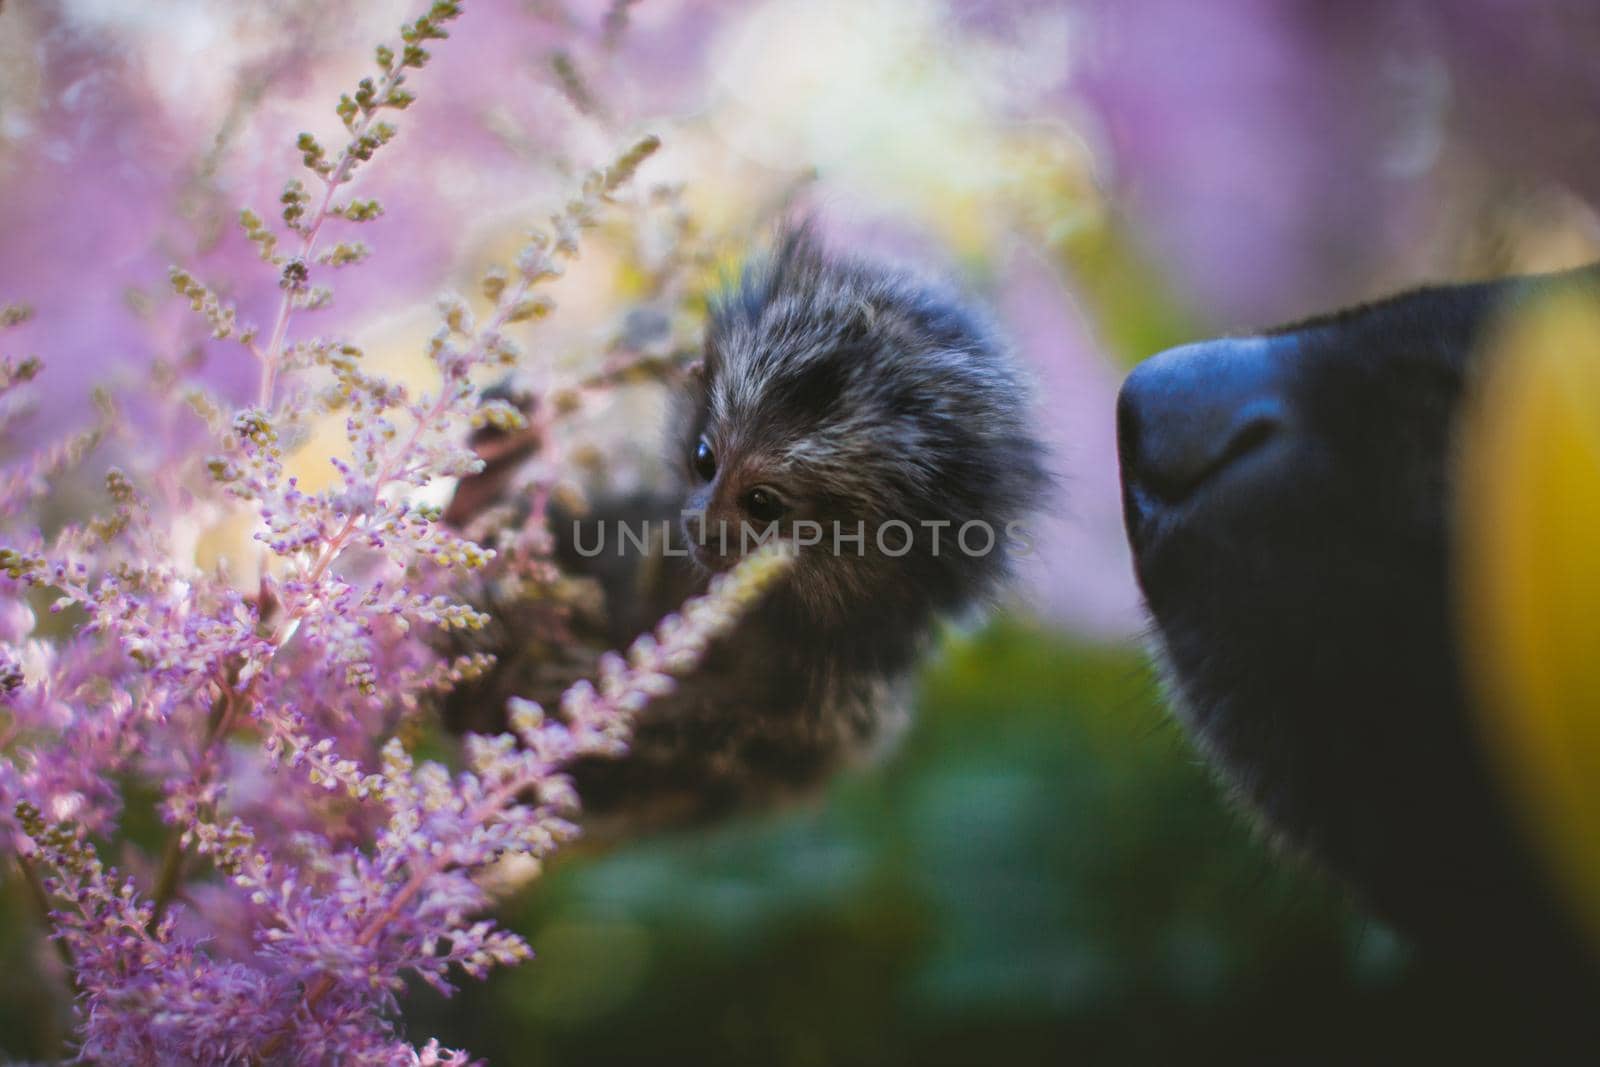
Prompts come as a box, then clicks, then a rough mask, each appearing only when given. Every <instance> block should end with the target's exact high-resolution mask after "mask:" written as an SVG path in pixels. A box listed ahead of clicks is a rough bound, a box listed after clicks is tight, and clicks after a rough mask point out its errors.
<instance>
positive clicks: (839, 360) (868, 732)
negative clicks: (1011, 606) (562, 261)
mask: <svg viewBox="0 0 1600 1067" xmlns="http://www.w3.org/2000/svg"><path fill="white" fill-rule="evenodd" d="M1028 406H1029V394H1028V390H1027V389H1026V387H1025V385H1024V382H1023V380H1022V377H1021V375H1020V373H1019V371H1018V369H1017V367H1016V366H1015V364H1014V363H1013V361H1012V359H1011V356H1010V355H1009V353H1008V352H1007V351H1006V350H1005V348H1004V346H1003V345H1002V344H1001V343H1000V342H999V340H998V339H997V337H996V336H995V335H994V333H993V332H992V331H991V330H990V328H989V327H988V326H987V324H986V323H985V322H984V321H983V320H982V318H981V317H980V316H979V315H978V314H976V313H975V312H974V311H973V310H972V309H971V308H969V307H968V306H966V305H965V303H964V302H963V301H962V300H961V299H960V298H959V297H957V296H956V295H955V294H953V293H952V292H950V291H947V290H945V289H943V288H941V287H940V286H937V285H934V284H930V283H928V282H926V281H923V280H919V279H917V278H915V277H913V276H911V275H908V274H904V273H901V272H899V271H896V270H893V269H889V268H886V267H883V266H880V265H876V264H872V263H868V262H863V261H857V260H854V259H850V258H846V257H841V256H835V255H832V254H830V253H828V252H826V251H825V250H824V249H823V248H822V246H821V245H820V243H819V241H818V240H817V238H816V237H815V235H814V234H813V233H812V232H811V231H809V230H808V229H806V228H805V227H797V228H792V229H790V230H788V231H787V232H786V233H785V234H784V235H783V236H782V237H781V239H780V241H779V242H778V244H777V247H776V248H775V250H774V251H773V252H772V253H771V254H770V255H769V256H767V257H766V258H764V259H762V260H760V261H758V262H757V263H755V264H754V265H752V266H750V267H749V268H747V269H746V270H745V272H744V274H743V276H742V278H741V279H740V281H739V283H738V284H737V285H735V286H733V287H731V288H730V289H729V290H728V291H727V292H726V293H724V294H723V295H722V296H721V297H720V298H719V299H717V300H716V301H715V302H714V304H713V307H712V311H711V316H710V325H709V328H708V331H707V335H706V339H705V351H704V357H703V360H702V362H701V364H700V365H699V366H698V367H697V368H696V369H695V370H694V371H692V372H691V373H690V374H689V375H688V376H687V379H686V381H685V383H684V385H683V387H682V389H681V393H680V395H679V396H678V397H677V403H676V405H675V412H674V419H673V422H674V427H675V429H674V434H673V436H672V439H671V440H672V446H671V447H672V448H673V449H674V450H675V452H676V456H675V457H674V458H675V460H676V463H675V466H676V467H677V469H679V470H680V471H681V474H682V478H683V483H682V484H681V485H678V486H675V487H673V489H672V490H671V491H669V492H664V493H661V494H647V495H639V496H635V497H632V498H630V499H628V500H614V501H598V502H596V505H595V507H594V508H593V509H592V510H591V511H589V512H588V513H587V514H586V515H584V516H583V517H582V518H581V519H579V518H574V517H572V516H570V515H566V514H559V513H554V514H552V515H551V516H550V517H549V518H550V526H551V530H552V533H553V534H554V535H555V537H556V539H557V543H558V549H557V559H558V561H559V562H560V564H561V565H562V567H563V568H564V569H566V570H567V571H569V572H572V573H579V574H588V575H592V576H593V577H595V578H597V579H598V580H599V583H600V585H601V587H602V589H603V590H604V594H605V597H604V599H605V611H604V616H605V623H604V631H605V632H603V633H599V634H596V635H594V638H595V647H596V648H599V647H605V646H608V645H621V644H624V643H626V642H627V641H628V640H629V639H630V638H631V637H632V636H633V635H634V634H635V633H637V632H639V631H641V630H643V629H645V628H646V627H648V626H650V625H651V624H653V623H654V622H655V621H656V620H657V619H658V618H659V617H660V616H661V615H662V614H664V613H666V612H667V611H670V610H672V609H673V608H675V607H676V606H677V605H678V604H679V603H680V602H681V601H682V599H683V598H684V597H685V596H686V595H689V594H692V593H694V592H697V591H699V590H700V589H702V588H703V587H704V584H705V582H706V581H707V579H708V578H709V576H710V575H711V574H712V573H714V572H716V571H718V570H722V569H725V568H727V567H730V566H732V564H733V563H734V562H736V561H737V559H738V558H739V557H740V555H741V554H742V552H743V550H744V549H746V548H748V547H750V546H752V545H753V544H754V543H755V542H756V539H757V537H758V536H759V535H763V534H766V533H767V532H768V531H769V530H771V529H773V528H774V527H775V528H776V530H777V532H778V533H779V534H780V535H782V536H786V537H789V538H791V539H793V540H794V541H795V542H796V543H797V544H800V545H801V548H800V551H799V555H798V558H797V559H796V561H795V562H794V564H793V566H791V567H790V568H789V570H788V573H787V574H786V575H785V576H784V578H783V579H781V581H780V584H779V586H778V587H777V588H776V589H774V590H773V591H772V592H770V593H768V594H767V596H766V597H765V599H764V600H763V601H762V602H761V603H760V604H759V606H757V607H756V608H755V609H754V610H753V611H752V612H751V613H750V614H749V615H748V616H747V617H746V618H745V619H743V620H742V621H741V623H740V624H739V626H738V627H737V628H736V630H735V631H734V632H733V633H732V634H730V635H729V636H727V637H725V638H723V639H721V640H720V641H718V642H717V643H715V644H714V645H713V646H712V648H711V650H710V652H709V654H708V655H707V657H706V659H705V660H704V662H703V663H702V665H701V666H700V667H699V668H698V669H697V670H696V671H695V672H694V673H693V674H691V675H689V676H688V677H686V678H685V679H684V680H683V681H682V683H681V684H680V686H679V687H678V688H677V689H676V691H674V692H673V693H671V694H669V695H667V696H665V697H661V698H658V699H656V700H655V701H653V702H652V703H651V704H650V705H649V706H648V707H647V708H646V709H645V710H644V711H643V712H642V713H641V714H640V716H639V717H638V719H637V720H636V723H635V727H634V735H633V740H632V742H631V745H630V747H629V751H628V753H627V754H626V755H625V756H623V757H621V758H617V759H590V760H585V761H582V762H580V763H578V764H576V765H574V766H572V767H571V768H570V769H571V771H572V773H573V776H574V778H575V782H576V785H577V787H578V793H579V796H580V797H581V798H582V801H583V805H584V819H585V821H586V822H588V823H590V824H591V825H593V824H594V823H596V822H598V823H599V824H600V825H601V826H602V827H613V826H617V825H618V824H620V826H621V827H623V828H627V829H635V828H638V827H641V826H652V825H654V826H659V825H665V824H672V823H682V822H689V821H697V820H703V819H708V818H712V817H715V816H717V815H719V814H723V813H726V812H729V811H733V810H736V809H743V808H746V807H750V806H754V805H758V804H762V803H766V802H770V801H771V800H774V799H777V798H780V797H782V796H785V795H790V794H795V793H800V792H803V791H805V790H807V789H809V788H810V787H813V786H815V785H817V784H818V783H820V782H822V781H823V780H824V779H826V778H827V776H828V775H829V774H830V773H831V772H833V771H834V770H836V769H838V768H840V767H842V766H846V765H849V764H851V763H852V762H856V761H858V760H860V759H862V758H863V757H865V756H867V755H869V754H871V753H873V752H875V751H877V750H880V749H881V748H882V747H883V745H884V743H885V742H886V741H887V740H888V739H890V738H891V737H892V735H893V734H894V733H895V732H896V727H897V726H898V725H899V724H900V723H901V722H902V720H903V718H904V715H903V712H902V711H901V710H900V709H901V702H900V700H899V698H898V693H897V690H898V689H899V688H900V683H901V682H902V681H903V680H904V678H905V677H906V675H907V674H908V672H909V671H910V669H911V668H912V667H913V666H914V665H915V663H916V660H917V658H918V657H919V655H920V654H921V653H922V652H923V651H924V650H925V649H926V648H927V647H928V645H929V644H930V642H931V639H932V637H933V631H934V628H935V625H936V623H937V622H938V620H939V619H940V618H941V617H942V616H948V615H951V614H955V613H959V612H962V611H963V610H965V609H968V608H970V607H972V606H973V605H975V604H977V603H979V602H981V601H983V600H985V599H986V598H987V597H989V596H990V595H991V594H992V593H994V592H995V590H996V589H997V588H998V586H999V584H1000V582H1001V580H1002V579H1003V578H1004V576H1005V575H1006V573H1007V570H1008V563H1009V557H1008V550H1010V549H1011V548H1012V547H1014V544H1015V543H1016V540H1017V537H1018V523H1019V522H1020V520H1022V519H1024V518H1025V517H1026V516H1027V515H1028V514H1029V513H1030V512H1031V511H1033V510H1034V509H1035V508H1036V507H1037V505H1038V503H1039V501H1040V499H1041V497H1042V496H1043V495H1044V494H1045V492H1046V489H1047V483H1048V479H1047V476H1046V474H1045V473H1044V469H1043V465H1042V449H1041V447H1040V445H1039V443H1038V441H1037V439H1036V438H1035V435H1034V433H1033V431H1032V428H1031V426H1030V424H1029V418H1028V414H1027V409H1028ZM685 513H693V514H690V515H687V516H686V515H685ZM646 523H648V524H649V527H650V528H652V529H655V530H657V531H669V532H670V536H669V537H667V538H666V539H665V540H664V539H663V538H662V537H660V536H657V537H656V539H655V548H654V550H653V551H649V552H644V553H641V552H638V551H637V550H636V549H635V550H634V551H632V552H624V546H627V545H630V544H631V542H629V541H627V540H626V539H624V538H622V537H620V536H619V529H618V524H630V525H631V526H632V527H633V529H635V530H639V529H643V528H645V527H644V524H646ZM596 546H599V551H598V552H596V551H595V549H596ZM492 611H493V613H494V614H495V615H496V623H495V625H494V626H493V627H491V630H490V634H491V638H490V641H491V644H493V645H495V646H498V647H494V648H493V649H492V650H493V651H495V652H496V653H497V655H498V657H499V659H498V663H497V665H496V666H495V668H494V669H493V670H492V671H491V672H490V673H489V674H488V675H487V676H485V677H484V678H482V679H480V680H478V681H477V682H475V683H473V684H471V685H468V686H466V687H464V688H462V689H460V690H458V691H457V692H455V693H454V694H453V695H452V696H451V698H450V707H448V708H447V709H446V711H447V718H449V719H450V720H451V721H452V722H453V723H454V724H456V725H457V726H467V727H471V728H479V729H481V728H484V727H485V726H487V725H490V724H492V720H493V718H494V717H497V716H499V715H501V714H503V711H502V709H503V708H504V704H505V700H506V698H507V697H509V696H512V695H523V696H529V697H532V698H535V699H539V700H541V701H542V702H544V703H545V704H546V706H554V705H555V700H554V699H553V698H554V696H555V694H556V693H558V692H559V689H560V687H561V686H563V685H564V684H566V683H567V682H570V681H571V680H572V679H573V678H576V677H582V676H584V675H585V674H587V673H589V672H590V668H591V667H592V659H591V660H590V661H589V662H588V663H582V662H577V663H574V662H573V658H574V657H573V656H572V654H571V650H570V649H566V650H562V651H561V652H560V653H556V652H555V651H554V650H552V649H551V648H549V647H547V646H540V647H538V648H528V647H522V645H521V642H523V641H525V634H523V633H521V632H519V629H520V628H519V626H518V623H517V613H516V611H515V608H514V606H505V607H502V606H496V607H493V608H492ZM557 658H559V659H562V660H563V662H562V663H559V664H558V663H555V662H554V660H555V659H557ZM577 658H578V659H579V660H581V659H582V658H583V657H581V656H580V657H577ZM485 716H488V717H489V718H488V719H487V720H486V718H485Z"/></svg>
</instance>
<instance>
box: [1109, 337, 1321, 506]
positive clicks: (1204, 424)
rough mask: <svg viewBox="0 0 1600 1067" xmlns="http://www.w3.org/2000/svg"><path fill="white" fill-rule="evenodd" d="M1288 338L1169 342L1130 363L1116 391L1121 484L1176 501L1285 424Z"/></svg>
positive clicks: (1267, 439)
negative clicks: (1168, 345) (1176, 345)
mask: <svg viewBox="0 0 1600 1067" xmlns="http://www.w3.org/2000/svg"><path fill="white" fill-rule="evenodd" d="M1292 343H1293V341H1292V340H1291V339H1290V338H1287V337H1246V338H1226V339H1223V340H1217V341H1202V342H1200V343H1198V344H1191V345H1184V346H1182V347H1180V348H1172V349H1168V350H1167V351H1165V352H1162V353H1161V354H1160V355H1157V356H1152V357H1151V358H1150V359H1148V360H1146V361H1145V362H1144V363H1141V364H1140V365H1139V366H1138V367H1136V368H1134V370H1133V373H1132V374H1130V375H1128V380H1127V381H1126V382H1124V383H1123V385H1122V392H1121V394H1120V395H1119V396H1118V397H1117V451H1118V453H1119V454H1120V456H1121V460H1122V481H1123V485H1124V488H1125V489H1135V488H1137V489H1140V490H1144V491H1147V492H1150V493H1153V494H1155V495H1156V496H1157V497H1159V498H1161V499H1163V500H1167V501H1176V500H1181V499H1183V498H1184V497H1187V496H1188V495H1189V494H1191V493H1192V492H1194V490H1195V489H1196V488H1198V487H1199V486H1200V485H1201V484H1202V483H1203V482H1205V481H1207V480H1208V479H1210V478H1212V477H1213V476H1215V475H1217V474H1218V473H1220V472H1221V471H1223V470H1225V469H1226V468H1228V467H1230V466H1232V465H1233V464H1235V463H1237V462H1238V461H1240V460H1242V459H1244V458H1245V457H1246V456H1249V455H1251V454H1253V453H1254V452H1256V451H1257V450H1258V449H1260V448H1262V447H1264V446H1265V445H1267V444H1268V443H1269V442H1271V441H1272V440H1273V439H1274V438H1275V437H1277V436H1278V435H1279V434H1281V433H1283V432H1284V431H1285V430H1286V429H1287V427H1288V419H1289V407H1288V403H1287V400H1286V398H1285V397H1284V395H1283V393H1282V390H1281V386H1282V384H1283V383H1284V381H1286V379H1287V374H1286V373H1285V366H1284V364H1285V359H1284V357H1285V355H1286V352H1285V348H1286V347H1287V346H1288V345H1290V344H1292Z"/></svg>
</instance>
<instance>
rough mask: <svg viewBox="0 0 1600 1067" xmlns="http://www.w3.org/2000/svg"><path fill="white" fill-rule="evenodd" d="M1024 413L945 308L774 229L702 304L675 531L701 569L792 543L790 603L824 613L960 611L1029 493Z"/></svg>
mask: <svg viewBox="0 0 1600 1067" xmlns="http://www.w3.org/2000/svg"><path fill="white" fill-rule="evenodd" d="M1027 408H1028V397H1027V392H1026V390H1025V388H1024V387H1023V385H1022V383H1021V380H1020V377H1019V376H1018V375H1017V374H1016V372H1015V370H1014V368H1013V366H1012V364H1011V362H1010V360H1009V357H1008V356H1007V355H1006V353H1005V352H1004V351H1003V349H1002V348H1001V346H1000V345H999V343H998V341H997V340H996V338H995V336H994V335H993V333H992V332H991V331H990V330H989V329H988V327H987V325H986V324H985V323H984V322H983V320H982V319H981V317H979V316H978V315H977V314H976V313H975V312H974V311H973V310H972V309H971V308H970V307H969V306H967V303H966V302H965V301H964V300H963V299H962V298H961V297H960V296H958V295H957V294H955V293H952V292H950V291H948V290H945V289H943V288H941V287H938V286H935V285H931V284H928V283H926V282H922V281H919V280H917V279H915V278H912V277H910V276H908V275H906V274H904V273H902V272H899V271H896V270H893V269H890V268H886V267H881V266H877V265H873V264H867V263H862V262H857V261H853V260H847V259H834V258H830V257H829V256H827V255H826V254H825V253H824V252H823V251H822V249H821V248H820V246H819V245H818V244H817V242H816V240H815V238H814V237H813V236H812V235H811V234H810V233H809V232H808V231H806V230H804V229H799V230H795V231H791V232H790V233H788V234H787V235H786V236H785V237H784V238H783V240H782V241H781V242H780V244H779V247H778V249H777V251H776V253H775V254H774V255H773V256H772V257H771V258H770V259H769V260H766V261H764V262H761V263H759V264H757V265H756V266H754V267H752V268H751V269H749V270H747V271H746V272H745V275H744V277H743V278H742V280H741V282H740V284H739V285H738V286H737V287H735V288H733V289H732V290H730V291H729V292H728V293H727V294H725V295H724V296H723V297H722V298H721V299H720V300H719V301H718V302H717V303H716V304H715V306H714V308H713V312H712V318H711V325H710V328H709V330H708V332H707V336H706V345H705V355H704V361H703V364H702V365H701V367H700V368H699V369H698V370H697V371H696V373H695V374H694V375H692V376H691V380H690V382H689V384H688V387H687V388H686V390H685V391H684V395H683V397H682V398H681V404H680V412H679V419H678V432H677V435H676V437H675V439H674V442H673V447H674V448H675V449H676V450H677V452H678V457H677V458H678V462H679V464H680V465H681V466H680V469H681V470H682V471H683V472H684V477H685V479H686V493H685V501H684V508H685V511H686V512H687V513H689V514H688V515H687V516H686V519H685V532H686V534H687V535H688V539H689V541H690V543H691V544H692V545H693V546H694V552H695V556H696V558H697V560H698V561H699V562H700V563H701V564H702V565H703V566H705V567H708V568H710V569H722V568H725V567H728V566H730V565H731V564H732V563H733V562H735V561H736V560H737V559H739V558H740V557H741V556H742V555H743V554H744V553H745V552H747V551H750V550H752V549H753V548H754V547H755V546H756V545H757V544H759V543H761V542H762V541H763V540H764V539H766V538H770V537H771V536H780V537H785V538H789V539H791V540H792V541H794V543H795V544H796V545H797V546H798V547H799V548H800V550H801V559H800V563H799V566H798V567H797V569H796V574H795V576H794V579H793V585H794V587H795V589H796V590H797V591H798V592H799V593H800V594H801V597H802V599H803V600H804V601H805V602H806V603H807V605H808V606H809V607H810V608H811V609H812V610H813V611H815V612H818V613H821V614H824V615H829V616H838V615H842V614H844V613H847V612H850V611H852V610H856V609H873V608H875V607H876V606H877V605H878V604H879V603H880V602H879V601H878V599H877V598H880V597H882V596H884V595H886V594H889V593H890V592H891V591H892V595H893V596H895V597H903V596H904V595H905V594H904V593H902V592H901V590H900V587H903V586H907V585H912V586H915V588H916V590H917V593H916V596H917V597H918V598H919V599H920V600H921V602H922V604H923V606H932V607H934V608H936V609H949V608H952V607H955V606H958V605H959V604H961V603H962V602H964V601H967V600H970V599H971V598H972V597H974V596H975V595H979V594H981V593H982V592H984V591H986V590H987V588H988V587H989V586H990V585H991V584H992V582H993V580H994V579H995V578H997V577H998V576H999V575H1000V574H1001V573H1003V571H1004V567H1005V559H1006V556H1005V552H1006V544H1007V537H1006V528H1007V526H1008V524H1011V523H1014V522H1015V521H1016V520H1017V519H1018V518H1020V517H1021V516H1023V515H1024V514H1026V513H1028V512H1029V511H1031V510H1032V509H1033V508H1035V507H1037V506H1038V504H1039V498H1040V496H1041V495H1042V493H1043V491H1044V487H1045V484H1046V479H1045V476H1044V474H1043V472H1042V469H1041V465H1040V449H1039V446H1038V445H1037V443H1036V441H1035V440H1034V438H1033V437H1032V435H1031V433H1030V431H1029V427H1028V425H1027V414H1026V413H1027ZM964 527H966V528H968V529H967V535H966V536H965V537H964V538H963V541H964V543H965V544H966V546H967V550H963V549H962V547H961V546H960V545H958V543H957V541H956V534H957V532H958V531H960V530H961V529H962V528H964Z"/></svg>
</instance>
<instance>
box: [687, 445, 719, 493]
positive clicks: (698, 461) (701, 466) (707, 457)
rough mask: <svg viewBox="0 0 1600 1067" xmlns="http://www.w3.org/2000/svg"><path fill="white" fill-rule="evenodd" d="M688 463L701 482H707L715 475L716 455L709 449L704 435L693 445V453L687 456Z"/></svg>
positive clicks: (709, 446)
mask: <svg viewBox="0 0 1600 1067" xmlns="http://www.w3.org/2000/svg"><path fill="white" fill-rule="evenodd" d="M689 463H690V465H691V466H693V467H694V472H695V473H696V474H698V475H699V476H700V480H701V481H703V482H709V481H710V480H711V479H713V478H715V477H716V476H717V455H716V453H715V452H713V451H711V445H710V444H709V443H708V442H707V441H706V439H705V438H704V437H702V438H700V440H699V442H698V443H697V444H696V445H695V446H694V453H693V454H692V455H691V456H690V457H689Z"/></svg>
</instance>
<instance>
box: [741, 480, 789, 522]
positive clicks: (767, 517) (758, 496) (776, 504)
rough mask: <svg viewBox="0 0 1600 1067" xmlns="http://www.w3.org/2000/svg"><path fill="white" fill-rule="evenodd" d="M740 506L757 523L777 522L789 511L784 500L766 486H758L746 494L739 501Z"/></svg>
mask: <svg viewBox="0 0 1600 1067" xmlns="http://www.w3.org/2000/svg"><path fill="white" fill-rule="evenodd" d="M739 506H740V507H742V508H744V510H745V514H747V515H749V516H750V517H751V518H752V519H755V520H756V521H757V522H775V521H777V520H778V519H781V518H782V517H783V513H784V512H785V511H787V510H788V508H786V507H784V505H783V498H782V497H780V496H778V494H777V493H774V492H773V491H772V490H771V489H768V488H767V487H765V486H757V487H756V488H754V489H752V490H750V491H749V492H748V493H746V494H745V495H744V497H743V498H742V499H741V500H740V501H739Z"/></svg>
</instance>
